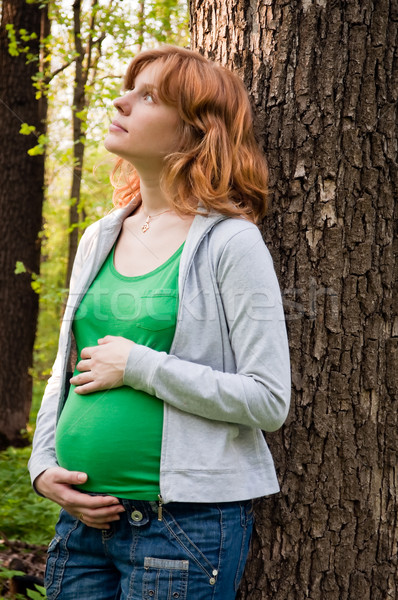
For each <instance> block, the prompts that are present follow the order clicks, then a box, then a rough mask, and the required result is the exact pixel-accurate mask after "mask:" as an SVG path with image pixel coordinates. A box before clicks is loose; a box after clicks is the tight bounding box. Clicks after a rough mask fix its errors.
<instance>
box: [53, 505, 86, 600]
mask: <svg viewBox="0 0 398 600" xmlns="http://www.w3.org/2000/svg"><path fill="white" fill-rule="evenodd" d="M79 523H80V522H79V521H78V520H77V519H74V518H73V517H71V516H70V515H69V514H68V513H67V512H66V511H65V510H64V509H61V512H60V514H59V520H58V523H57V525H56V528H55V531H56V534H55V536H54V538H53V539H52V541H51V542H50V545H49V547H48V549H47V563H46V571H45V574H44V587H45V588H46V593H47V596H46V597H47V599H48V600H55V598H57V597H58V595H59V593H60V590H61V582H62V578H63V574H64V570H65V566H66V563H67V560H68V558H69V551H68V549H67V542H68V540H69V536H70V534H71V533H72V531H74V530H75V529H76V527H78V525H79Z"/></svg>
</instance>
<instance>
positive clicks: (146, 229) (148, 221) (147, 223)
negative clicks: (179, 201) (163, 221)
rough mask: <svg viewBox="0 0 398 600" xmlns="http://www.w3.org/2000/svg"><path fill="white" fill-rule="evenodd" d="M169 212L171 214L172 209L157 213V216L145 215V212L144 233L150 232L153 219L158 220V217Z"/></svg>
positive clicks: (142, 228) (142, 226)
mask: <svg viewBox="0 0 398 600" xmlns="http://www.w3.org/2000/svg"><path fill="white" fill-rule="evenodd" d="M142 212H144V211H142ZM167 212H171V208H168V209H167V210H164V211H162V212H160V213H156V215H145V212H144V215H145V216H146V220H145V223H144V224H143V225H141V230H142V233H146V232H147V231H148V229H149V223H150V221H151V219H156V217H160V215H164V213H167Z"/></svg>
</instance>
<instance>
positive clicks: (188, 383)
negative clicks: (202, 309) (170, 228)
mask: <svg viewBox="0 0 398 600" xmlns="http://www.w3.org/2000/svg"><path fill="white" fill-rule="evenodd" d="M257 233H258V235H257V234H253V228H250V229H247V230H243V231H241V232H240V233H238V234H236V235H234V236H233V237H232V238H231V239H230V240H229V241H228V242H227V244H226V246H225V248H224V251H223V252H222V255H221V258H220V260H219V263H218V267H217V284H218V288H219V291H220V296H221V299H222V303H223V307H224V311H225V315H226V318H227V322H228V326H229V339H230V343H231V346H232V350H233V353H234V357H235V362H236V367H237V372H236V373H224V372H222V371H219V370H215V369H213V368H212V367H210V366H206V365H202V364H197V363H193V362H190V361H187V360H183V359H181V358H178V357H177V356H173V355H171V354H167V353H165V352H157V351H156V350H152V349H150V348H147V347H146V346H142V345H139V344H134V343H133V342H131V341H129V340H125V339H124V338H117V337H113V336H106V338H104V339H103V340H101V343H100V345H99V346H96V347H94V348H87V349H86V352H87V354H86V356H87V360H84V361H81V363H80V366H79V365H78V367H79V368H81V370H82V371H85V372H82V373H81V374H80V375H78V376H77V377H75V378H74V379H73V380H72V383H74V384H75V385H76V384H77V385H79V384H80V386H81V387H78V388H76V389H75V391H76V392H77V393H83V394H84V393H89V392H91V391H94V390H95V389H107V388H109V387H116V386H118V385H122V383H123V384H125V385H129V386H131V387H133V388H135V389H139V390H142V391H144V392H147V393H148V394H151V395H154V396H157V397H158V398H160V399H162V400H164V401H165V402H167V403H169V404H171V405H172V406H175V407H176V408H178V409H180V410H183V411H186V412H189V413H193V414H196V415H198V416H202V417H206V418H208V419H212V420H220V421H228V422H233V423H239V424H242V425H247V426H249V427H259V428H261V429H263V430H265V431H274V430H276V429H278V428H279V427H280V426H281V425H282V423H283V422H284V420H285V419H286V416H287V412H288V409H289V402H290V362H289V350H288V343H287V336H286V327H285V319H284V314H283V307H282V300H281V295H280V290H279V285H278V281H277V278H276V275H275V271H274V268H273V264H272V260H271V257H270V255H269V252H268V250H267V248H266V247H265V245H264V243H263V241H262V238H261V235H260V233H259V232H257ZM192 333H193V335H195V343H198V344H199V343H201V339H200V335H198V332H192ZM203 343H204V344H206V340H203ZM209 351H210V352H211V350H209ZM210 361H211V356H209V362H210ZM86 369H87V371H86ZM112 369H113V371H112ZM83 384H85V385H83Z"/></svg>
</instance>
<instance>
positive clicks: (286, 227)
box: [0, 0, 398, 600]
mask: <svg viewBox="0 0 398 600" xmlns="http://www.w3.org/2000/svg"><path fill="white" fill-rule="evenodd" d="M109 2H110V4H106V3H102V2H99V1H97V0H91V2H87V3H86V2H83V1H80V0H74V2H73V4H72V3H65V4H62V3H58V2H54V3H53V4H47V3H43V4H42V5H40V4H38V3H36V2H34V1H33V2H31V1H30V0H29V3H26V4H25V0H3V3H2V7H3V11H2V17H3V18H2V26H1V28H0V61H1V62H0V69H3V70H2V71H1V77H0V94H1V95H0V98H1V100H2V103H1V102H0V128H1V129H0V139H1V141H2V144H3V149H5V151H4V152H3V153H2V154H3V157H0V211H1V212H0V250H1V251H0V284H1V285H0V320H1V328H0V344H1V347H2V348H6V349H7V351H3V353H2V369H1V370H0V403H1V411H0V438H1V435H3V436H4V435H5V433H6V432H7V431H6V430H7V427H8V430H9V431H8V439H12V437H13V435H14V439H13V443H12V444H11V446H9V447H8V448H7V449H6V450H5V451H4V452H3V453H1V455H0V460H1V465H0V466H1V470H0V477H1V481H0V484H1V486H2V488H1V489H2V490H3V493H2V499H1V502H0V530H1V531H2V532H3V536H2V537H3V540H4V542H5V543H6V544H7V537H10V538H14V539H16V538H19V539H22V540H25V541H32V542H47V541H48V539H49V537H51V534H52V531H53V523H54V520H55V513H56V512H57V509H56V508H54V507H53V506H52V505H51V503H48V502H47V501H46V500H44V499H40V498H38V497H36V496H34V495H33V494H32V492H31V489H30V484H29V482H28V479H27V476H26V471H25V468H26V467H25V465H26V460H27V457H28V454H29V448H28V447H25V448H22V449H18V448H17V447H16V446H17V445H21V444H22V445H23V444H24V443H26V440H27V441H28V442H29V439H30V437H31V433H32V423H33V422H34V417H35V413H36V411H37V408H38V405H39V402H40V397H41V394H42V390H43V386H44V382H45V379H46V377H47V375H48V372H49V368H50V365H51V360H52V358H53V357H54V355H55V348H56V341H57V336H58V327H59V319H60V315H61V312H62V300H63V298H64V292H65V289H66V288H67V284H68V273H69V271H70V261H68V256H70V257H72V256H73V253H74V249H75V248H76V243H77V239H78V236H79V235H80V233H81V231H82V230H83V229H84V227H85V226H86V225H87V224H88V223H89V222H91V221H92V220H94V219H97V218H98V217H100V216H101V215H102V214H104V212H107V211H108V210H109V208H110V206H111V199H110V196H109V180H108V175H109V171H110V170H111V168H112V162H109V159H108V158H107V157H106V155H105V154H104V153H103V151H102V144H101V141H100V140H102V137H103V133H104V129H106V127H107V123H108V116H107V115H108V114H109V111H112V107H111V99H112V97H114V96H115V95H117V94H118V92H119V90H120V83H121V74H122V72H123V69H124V66H125V64H126V61H127V60H128V57H129V56H131V53H134V52H136V51H139V49H140V48H141V47H142V46H143V45H151V44H155V43H159V41H171V42H172V43H178V44H183V45H184V44H186V43H187V42H188V26H187V20H188V11H187V7H186V6H185V4H184V3H181V4H180V3H178V2H172V1H164V2H160V1H159V2H149V1H148V2H140V3H137V4H136V5H134V6H133V4H130V3H128V2H126V1H125V0H109ZM6 7H7V10H6ZM9 7H13V9H14V10H15V9H16V8H18V7H23V10H22V11H21V15H22V16H23V15H26V14H27V11H29V10H31V11H32V13H30V15H29V19H28V20H27V21H26V22H27V25H25V26H24V25H23V24H21V23H20V24H19V25H18V27H15V28H14V29H13V28H12V27H8V28H7V27H6V19H5V18H4V16H5V15H6V16H7V15H9V14H10V11H9V10H8V9H9ZM34 9H36V17H37V9H39V10H40V11H42V14H41V16H40V18H39V19H36V21H34V19H35V15H34V14H33V11H34ZM43 9H45V11H47V10H48V13H46V14H47V16H48V15H49V16H50V17H51V18H52V19H53V29H52V32H53V35H54V38H50V37H48V35H49V33H48V32H49V22H48V19H47V20H46V19H43V17H42V15H43ZM130 9H131V12H130ZM11 12H12V11H11ZM189 14H190V25H189V30H190V38H191V39H190V43H191V46H192V47H193V48H196V49H199V50H200V51H201V52H203V53H204V54H205V55H207V56H209V57H211V58H213V59H215V60H218V61H220V62H221V63H222V64H225V65H226V66H228V67H229V68H231V69H233V70H235V71H236V72H237V73H238V74H239V75H240V76H241V77H242V79H243V81H244V83H245V84H246V86H247V89H248V90H249V94H250V97H251V100H252V103H253V107H254V114H255V117H256V133H257V135H258V140H259V143H260V145H261V147H262V148H263V149H264V151H265V153H266V155H267V159H268V162H269V165H270V187H271V200H272V201H271V208H270V212H269V216H268V217H267V219H266V220H265V221H264V223H262V225H261V230H262V233H263V235H264V239H265V241H266V242H267V244H268V246H269V248H270V250H271V253H272V255H273V258H274V262H275V267H276V271H277V274H278V277H279V280H280V283H281V288H282V293H283V298H284V306H285V312H286V318H287V326H288V333H289V342H290V350H291V358H292V375H293V380H292V409H291V411H290V414H289V418H288V420H287V422H286V424H285V426H284V427H283V428H282V429H281V431H279V432H277V433H274V434H267V441H268V443H269V445H270V447H271V450H272V453H273V456H274V457H275V461H276V466H277V470H278V474H279V479H280V482H281V493H280V494H277V495H275V496H273V497H271V498H266V499H262V500H261V501H259V502H257V503H256V509H255V510H256V526H255V531H254V536H253V542H252V551H251V555H250V558H249V561H248V565H247V569H246V572H245V575H244V578H243V582H242V586H241V590H240V592H239V598H240V599H241V600H243V599H248V600H265V599H267V600H271V599H272V600H296V599H301V598H303V599H304V598H310V599H311V600H356V599H357V598H361V600H387V599H392V598H394V599H395V598H397V597H398V549H397V544H398V517H397V515H398V506H397V504H398V501H397V497H398V494H397V492H398V470H397V467H396V465H397V447H398V444H397V438H398V434H397V431H398V410H397V404H398V314H397V313H398V311H397V305H398V293H397V292H398V289H397V284H398V271H397V266H398V263H397V235H396V234H397V223H398V219H397V210H398V206H397V202H396V199H397V189H398V158H397V156H398V150H397V148H398V142H397V139H398V109H397V100H398V3H397V2H396V0H377V1H375V0H347V1H344V2H342V1H340V0H293V1H289V2H287V1H286V0H223V1H221V0H212V1H211V2H208V1H203V0H190V2H189ZM33 22H35V24H36V28H37V31H38V33H37V34H36V36H37V38H40V40H42V41H43V40H47V41H46V42H45V43H44V44H43V43H42V44H41V45H40V44H36V42H37V39H35V38H33V37H32V27H33V25H32V23H33ZM8 24H10V23H8ZM126 25H127V27H126ZM97 26H99V30H97V29H96V27H97ZM109 29H110V30H111V35H110V36H109V37H108V36H107V35H105V36H104V32H107V31H108V30H109ZM131 34H132V35H131ZM83 41H84V43H83ZM35 44H36V46H35ZM34 47H36V50H35V52H31V49H32V48H34ZM5 48H6V51H5V50H4V49H5ZM10 50H11V54H10ZM119 50H120V51H121V54H118V53H117V51H119ZM35 57H36V58H35ZM106 60H107V61H109V62H108V63H106V64H107V65H108V66H107V67H105V63H104V61H105V62H106ZM7 61H8V63H7ZM18 61H19V62H18ZM35 61H36V62H35ZM17 64H19V68H20V71H18V73H17V69H16V65H17ZM29 65H30V68H31V69H32V72H31V75H30V76H29V86H28V87H29V90H30V92H31V93H32V90H33V100H32V101H29V102H27V101H26V98H27V97H28V92H29V90H28V89H27V88H26V90H25V91H26V98H25V104H26V105H30V106H33V104H34V102H35V95H36V96H37V97H38V98H36V100H38V104H39V105H40V106H39V107H38V108H39V112H38V115H37V114H36V116H34V115H33V116H31V117H29V118H28V117H26V118H23V119H20V122H19V123H18V131H17V133H12V131H11V130H10V129H8V130H7V126H9V125H11V122H12V119H11V118H10V116H9V115H10V113H9V112H8V113H7V110H5V109H4V106H5V104H6V100H5V99H7V94H8V100H9V102H10V103H12V102H14V104H13V106H15V107H16V108H15V110H14V112H15V113H18V114H22V113H21V111H22V105H23V102H22V95H21V94H22V90H23V85H22V80H23V68H25V67H26V66H28V67H29ZM5 67H7V68H5ZM87 67H90V68H87ZM6 74H11V75H12V74H16V76H15V77H14V80H13V79H12V77H11V75H10V77H8V79H7V78H5V75H6ZM115 75H116V78H115ZM31 76H33V78H34V84H35V87H34V88H32V86H31V79H30V77H31ZM13 86H14V87H13ZM47 88H48V91H49V94H47V93H46V91H47ZM13 90H14V91H13ZM88 100H90V101H91V103H92V104H91V106H90V112H88V107H87V101H88ZM18 102H19V104H18ZM9 106H10V104H9ZM40 111H41V113H40ZM44 112H45V113H47V115H48V119H46V123H48V126H47V128H45V127H44V128H43V127H42V125H43V124H42V123H40V119H42V118H43V117H42V115H43V113H44ZM40 114H41V116H40ZM87 117H88V118H87ZM35 118H36V121H35V120H34V119H35ZM71 125H72V127H71ZM8 140H11V141H12V143H10V144H9V143H8ZM83 150H84V152H83ZM28 151H29V152H30V154H31V156H29V154H27V152H28ZM18 157H19V158H18ZM21 157H24V159H25V160H26V159H28V158H29V159H30V160H31V162H30V163H29V162H26V163H25V165H24V167H23V168H22V167H21V164H20V163H17V162H16V161H17V159H18V160H20V161H21V160H22V159H21ZM44 158H45V167H46V169H45V189H46V197H45V204H44V222H43V226H42V213H41V205H40V210H39V211H37V212H38V216H37V217H36V227H37V230H38V231H40V240H41V250H42V251H41V259H40V262H41V264H40V272H39V266H37V267H35V266H34V260H37V261H39V258H40V257H39V253H38V251H37V250H38V248H37V247H32V248H31V254H32V256H33V259H32V262H31V263H30V262H29V261H30V259H29V260H28V259H25V258H24V256H23V251H24V249H25V248H26V247H27V244H23V243H22V242H23V241H24V239H25V238H27V236H28V234H29V230H30V226H31V222H32V220H33V208H34V204H33V197H34V193H35V189H36V193H37V194H38V192H37V190H39V191H40V190H41V188H40V185H39V183H40V181H39V180H40V177H37V176H38V174H39V175H40V173H43V174H44ZM1 160H2V161H3V162H1ZM32 165H34V168H33V167H32ZM94 166H95V169H93V167H94ZM14 167H17V168H14ZM18 168H19V171H18ZM29 169H30V171H29ZM12 172H18V173H21V172H24V173H26V177H25V178H24V180H21V179H22V178H21V177H15V179H14V180H12V181H11V180H10V174H11V173H12ZM36 180H37V181H36ZM80 183H81V184H82V185H80ZM24 186H25V187H24ZM35 186H36V187H35ZM9 190H13V192H14V196H15V197H17V198H18V204H17V206H18V208H19V209H20V213H22V214H24V215H25V220H24V221H23V222H22V223H21V221H19V222H18V224H17V225H16V226H12V225H10V223H11V218H14V217H15V219H16V218H17V217H18V215H15V214H14V213H13V210H14V206H15V203H13V202H12V201H10V197H9V196H10V193H9ZM24 202H25V204H24ZM26 202H28V203H27V204H26ZM23 211H25V212H23ZM28 217H29V218H28ZM33 238H34V239H35V237H34V236H33ZM18 244H19V246H18ZM18 248H19V250H18ZM11 250H12V251H13V252H14V254H12V252H11ZM17 250H18V252H19V254H18V252H17ZM10 257H11V258H10ZM12 257H14V258H12ZM35 257H36V258H35ZM38 264H39V263H38V262H37V265H38ZM7 274H8V275H7ZM7 277H8V279H7ZM18 286H20V287H19V288H18ZM32 287H33V289H34V293H33V292H32ZM5 290H7V293H5ZM18 290H19V291H18ZM27 290H28V291H29V292H30V293H31V295H30V297H29V302H30V304H29V303H28V301H27V300H26V298H27ZM37 292H39V293H40V315H39V326H38V332H37V337H36V341H35V350H34V352H35V361H34V366H33V369H31V370H30V373H31V375H32V376H33V379H34V396H33V398H34V401H33V408H32V411H31V421H30V425H29V426H28V428H27V430H26V431H25V432H24V433H23V435H22V436H21V435H20V432H19V430H20V429H21V426H20V425H19V426H18V423H17V420H16V416H19V418H20V419H21V420H22V422H23V423H24V424H25V423H26V409H25V410H24V409H23V406H22V409H21V407H20V406H18V402H17V399H18V397H24V398H26V399H27V400H28V404H29V405H30V399H31V395H30V393H29V378H28V377H24V375H25V371H24V369H22V368H21V364H22V363H23V360H24V357H23V356H22V347H23V345H25V346H26V339H25V338H26V337H27V331H28V327H29V324H32V323H33V324H34V321H35V319H34V318H32V315H34V314H35V302H34V300H37V299H38V297H39V295H38V293H37ZM12 293H15V295H14V304H15V306H16V307H18V310H13V306H12V303H10V295H11V294H12ZM7 294H8V296H7ZM21 298H23V299H24V300H25V305H24V306H23V307H22V308H19V306H20V305H21V302H20V301H21ZM32 298H33V300H32ZM7 302H8V305H7ZM6 305H7V306H8V312H5V311H4V306H6ZM24 317H26V319H25V321H24V320H23V319H24ZM13 319H15V322H16V323H17V324H18V326H15V325H13V323H12V320H13ZM28 341H29V340H28ZM29 343H30V342H29ZM31 343H32V344H33V336H32V340H31ZM28 345H29V344H28ZM26 364H28V363H26ZM5 365H7V366H6V368H5ZM26 371H27V369H26ZM18 386H19V387H18ZM23 386H25V388H24V387H23ZM17 391H18V393H17ZM13 418H15V420H14V423H13V422H12V420H13ZM12 427H14V429H15V431H17V434H15V433H14V434H12V433H10V428H12ZM5 437H6V438H7V436H5ZM0 442H3V443H4V439H3V440H1V439H0ZM6 445H8V444H6Z"/></svg>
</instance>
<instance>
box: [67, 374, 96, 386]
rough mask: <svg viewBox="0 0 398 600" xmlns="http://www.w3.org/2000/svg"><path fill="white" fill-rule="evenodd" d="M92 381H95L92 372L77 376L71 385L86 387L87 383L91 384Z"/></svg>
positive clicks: (73, 378) (71, 381) (72, 379)
mask: <svg viewBox="0 0 398 600" xmlns="http://www.w3.org/2000/svg"><path fill="white" fill-rule="evenodd" d="M92 381H94V377H93V375H92V372H91V371H86V372H85V373H80V374H79V375H75V376H74V377H72V378H71V379H70V383H71V384H72V385H85V384H87V383H91V382H92Z"/></svg>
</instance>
